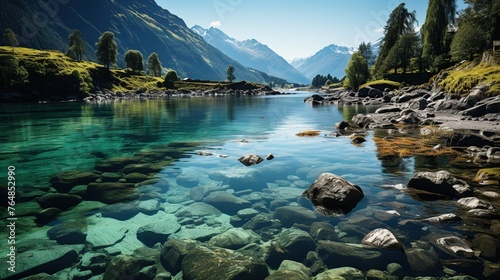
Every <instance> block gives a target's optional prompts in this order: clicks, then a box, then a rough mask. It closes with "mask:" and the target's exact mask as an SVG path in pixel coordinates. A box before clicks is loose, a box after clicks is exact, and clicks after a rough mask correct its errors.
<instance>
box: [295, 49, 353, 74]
mask: <svg viewBox="0 0 500 280" xmlns="http://www.w3.org/2000/svg"><path fill="white" fill-rule="evenodd" d="M353 52H354V49H353V48H348V47H341V46H337V45H333V44H332V45H329V46H327V47H325V48H323V49H322V50H320V51H319V52H317V53H316V54H314V55H313V56H310V57H308V58H298V59H297V58H296V59H294V60H292V61H291V62H290V63H291V64H292V66H294V67H295V68H296V69H297V70H299V71H300V72H301V73H302V74H304V75H305V76H306V77H307V78H308V79H310V80H312V79H313V78H314V77H315V76H316V75H318V74H321V75H328V74H330V75H332V76H333V77H337V78H339V79H341V78H342V77H344V76H345V72H344V69H345V68H346V67H347V64H348V63H349V60H350V59H351V55H352V53H353Z"/></svg>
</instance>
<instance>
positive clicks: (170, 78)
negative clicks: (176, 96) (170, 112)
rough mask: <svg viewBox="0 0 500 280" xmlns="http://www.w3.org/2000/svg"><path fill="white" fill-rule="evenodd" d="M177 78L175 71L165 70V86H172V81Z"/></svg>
mask: <svg viewBox="0 0 500 280" xmlns="http://www.w3.org/2000/svg"><path fill="white" fill-rule="evenodd" d="M178 80H179V76H177V72H175V71H174V70H170V71H168V72H167V74H166V75H165V86H166V87H173V86H174V82H176V81H178Z"/></svg>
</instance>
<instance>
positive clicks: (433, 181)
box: [408, 171, 473, 198]
mask: <svg viewBox="0 0 500 280" xmlns="http://www.w3.org/2000/svg"><path fill="white" fill-rule="evenodd" d="M408 187H409V188H412V189H416V190H421V191H425V192H429V193H435V194H439V195H443V196H448V197H456V198H460V197H467V196H471V195H473V191H472V189H471V187H470V186H469V185H468V184H467V183H466V182H465V181H463V180H459V179H457V178H455V177H453V175H452V174H451V173H450V172H448V171H438V172H417V173H416V174H415V175H414V176H413V177H412V178H411V179H410V181H409V182H408Z"/></svg>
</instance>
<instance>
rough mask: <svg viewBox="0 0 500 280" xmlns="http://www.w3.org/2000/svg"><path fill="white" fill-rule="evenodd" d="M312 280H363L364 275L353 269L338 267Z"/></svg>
mask: <svg viewBox="0 0 500 280" xmlns="http://www.w3.org/2000/svg"><path fill="white" fill-rule="evenodd" d="M313 279H314V280H331V279H349V280H365V279H366V278H365V275H364V274H363V272H362V271H361V270H359V269H356V268H354V267H347V266H346V267H339V268H334V269H330V270H327V271H325V272H322V273H320V274H318V275H316V277H314V278H313Z"/></svg>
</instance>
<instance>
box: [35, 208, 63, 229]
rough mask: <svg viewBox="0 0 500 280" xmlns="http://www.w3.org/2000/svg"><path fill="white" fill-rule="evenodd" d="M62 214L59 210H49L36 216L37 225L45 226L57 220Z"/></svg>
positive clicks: (44, 210)
mask: <svg viewBox="0 0 500 280" xmlns="http://www.w3.org/2000/svg"><path fill="white" fill-rule="evenodd" d="M61 213H62V211H61V209H59V208H54V207H52V208H47V209H43V210H42V211H40V212H38V213H36V214H35V223H37V224H41V225H45V224H48V223H49V222H51V221H53V220H55V219H56V218H57V217H58V216H59V215H60V214H61Z"/></svg>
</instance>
